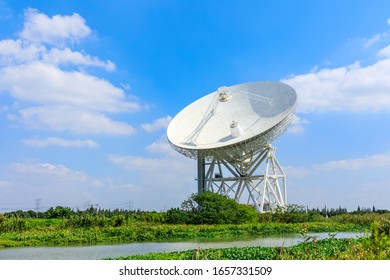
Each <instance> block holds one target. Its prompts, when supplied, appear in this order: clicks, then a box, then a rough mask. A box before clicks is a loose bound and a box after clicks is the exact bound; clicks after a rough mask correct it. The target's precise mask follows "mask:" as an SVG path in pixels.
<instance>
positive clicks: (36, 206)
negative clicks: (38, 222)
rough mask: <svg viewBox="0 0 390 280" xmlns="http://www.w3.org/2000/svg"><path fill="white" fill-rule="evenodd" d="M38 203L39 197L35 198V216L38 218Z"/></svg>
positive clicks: (39, 201) (39, 202)
mask: <svg viewBox="0 0 390 280" xmlns="http://www.w3.org/2000/svg"><path fill="white" fill-rule="evenodd" d="M40 204H41V199H40V198H37V199H35V212H36V213H37V218H38V212H39V209H40Z"/></svg>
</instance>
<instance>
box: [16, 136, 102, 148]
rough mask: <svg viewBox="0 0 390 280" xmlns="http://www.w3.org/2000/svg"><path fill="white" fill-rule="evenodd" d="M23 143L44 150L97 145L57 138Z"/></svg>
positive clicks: (31, 140) (96, 145)
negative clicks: (51, 147)
mask: <svg viewBox="0 0 390 280" xmlns="http://www.w3.org/2000/svg"><path fill="white" fill-rule="evenodd" d="M23 143H24V144H25V145H27V146H30V147H34V148H44V147H48V146H58V147H64V148H72V147H74V148H82V147H87V148H97V147H99V145H98V144H97V143H96V142H95V141H92V140H69V139H63V138H59V137H48V138H45V139H24V140H23Z"/></svg>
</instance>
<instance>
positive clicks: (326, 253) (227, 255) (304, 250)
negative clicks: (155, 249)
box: [116, 237, 390, 260]
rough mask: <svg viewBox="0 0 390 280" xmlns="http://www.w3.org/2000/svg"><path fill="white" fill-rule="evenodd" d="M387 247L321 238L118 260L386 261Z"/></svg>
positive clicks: (365, 241)
mask: <svg viewBox="0 0 390 280" xmlns="http://www.w3.org/2000/svg"><path fill="white" fill-rule="evenodd" d="M389 248H390V244H389V243H388V244H387V246H382V247H379V248H378V247H377V246H376V245H375V244H374V243H372V241H371V240H370V238H368V237H362V238H359V239H332V238H329V239H323V240H319V241H316V242H313V241H311V242H303V243H301V244H299V245H295V246H291V247H285V248H281V247H279V248H277V247H244V248H223V249H198V250H187V251H182V252H171V253H150V254H146V255H135V256H128V257H120V258H116V259H117V260H389V259H390V249H389Z"/></svg>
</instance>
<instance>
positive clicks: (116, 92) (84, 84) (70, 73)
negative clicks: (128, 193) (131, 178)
mask: <svg viewBox="0 0 390 280" xmlns="http://www.w3.org/2000/svg"><path fill="white" fill-rule="evenodd" d="M90 34H91V30H90V28H89V27H88V26H87V25H86V22H85V20H84V19H83V18H82V17H81V16H80V15H78V14H73V15H70V16H62V15H55V16H53V17H48V16H47V15H45V14H42V13H39V12H38V11H37V10H35V9H27V10H26V12H25V22H24V27H23V30H22V31H21V32H20V34H19V35H20V36H19V38H16V39H4V40H1V41H0V94H1V93H3V94H4V93H7V94H9V95H10V96H12V97H13V98H14V100H15V101H16V102H17V104H18V106H17V107H14V108H13V110H10V112H9V120H13V121H19V122H20V123H23V124H25V125H26V126H27V127H29V128H39V129H47V130H54V131H61V132H72V133H79V134H80V133H81V134H89V133H92V134H100V133H103V134H114V135H128V134H131V133H132V132H133V131H134V128H133V127H132V126H131V125H129V124H127V123H124V122H120V121H116V120H114V119H112V117H113V116H112V114H117V113H128V112H136V111H139V110H141V109H142V106H141V105H140V104H139V103H137V102H134V101H130V100H129V98H128V96H127V95H126V94H125V92H124V90H123V89H122V88H119V87H116V86H114V85H113V84H111V83H110V82H108V81H107V80H105V79H103V78H100V77H97V76H94V75H91V74H89V73H88V69H87V68H85V67H99V68H102V69H104V70H106V71H113V70H114V69H115V65H114V64H113V63H112V62H111V61H109V60H106V61H102V60H100V59H99V58H97V57H93V56H90V55H88V54H85V53H84V52H80V51H77V50H72V49H71V48H70V47H74V46H75V45H76V44H77V43H78V42H79V41H80V40H81V39H84V38H85V37H87V36H89V35H90ZM80 67H81V69H82V70H80ZM65 69H66V70H65ZM109 114H110V115H109Z"/></svg>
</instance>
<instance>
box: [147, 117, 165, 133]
mask: <svg viewBox="0 0 390 280" xmlns="http://www.w3.org/2000/svg"><path fill="white" fill-rule="evenodd" d="M171 120H172V117H171V116H166V117H163V118H159V119H156V120H155V121H154V122H152V123H144V124H142V125H141V127H142V128H143V129H144V130H145V131H147V132H154V131H157V130H160V129H163V128H167V127H168V125H169V123H170V122H171Z"/></svg>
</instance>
